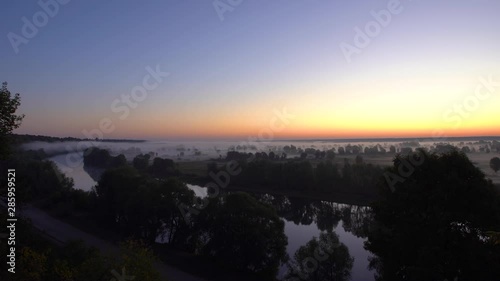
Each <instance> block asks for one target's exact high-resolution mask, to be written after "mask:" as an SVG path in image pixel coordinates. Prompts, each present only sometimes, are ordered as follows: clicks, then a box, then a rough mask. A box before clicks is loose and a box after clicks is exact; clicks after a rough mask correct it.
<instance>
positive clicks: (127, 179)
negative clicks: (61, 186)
mask: <svg viewBox="0 0 500 281" xmlns="http://www.w3.org/2000/svg"><path fill="white" fill-rule="evenodd" d="M94 193H95V195H96V196H95V197H96V203H97V208H96V210H95V214H96V216H97V217H98V219H99V220H100V221H101V222H103V223H104V225H106V226H107V227H109V228H111V229H114V230H119V231H120V232H121V234H122V235H124V236H125V237H128V236H133V237H137V238H141V239H144V240H146V241H147V242H150V243H153V242H154V241H155V240H156V238H157V237H158V236H159V235H161V234H163V233H164V232H165V231H167V230H168V232H169V235H168V237H166V239H167V242H174V241H176V242H179V243H181V242H180V240H181V239H180V233H181V232H182V231H184V228H185V227H187V226H186V225H185V224H184V222H183V218H182V215H181V213H180V211H179V209H178V208H177V205H178V204H181V203H184V204H188V205H190V204H192V202H193V200H194V192H193V191H191V190H189V189H188V188H187V187H186V185H185V184H183V183H181V182H179V181H178V180H175V179H169V180H165V181H161V182H159V181H157V180H154V179H151V178H149V177H148V176H147V175H141V174H139V173H138V172H137V171H136V170H135V169H133V168H131V167H122V168H118V169H112V170H107V171H106V172H105V173H104V174H103V175H102V177H101V180H100V181H99V183H98V184H97V185H96V187H95V190H94Z"/></svg>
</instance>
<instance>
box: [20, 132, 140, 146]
mask: <svg viewBox="0 0 500 281" xmlns="http://www.w3.org/2000/svg"><path fill="white" fill-rule="evenodd" d="M35 141H43V142H63V141H99V142H134V143H135V142H145V140H128V139H88V138H87V139H81V138H73V137H65V138H59V137H50V136H41V135H19V134H12V142H13V143H14V144H23V143H29V142H35Z"/></svg>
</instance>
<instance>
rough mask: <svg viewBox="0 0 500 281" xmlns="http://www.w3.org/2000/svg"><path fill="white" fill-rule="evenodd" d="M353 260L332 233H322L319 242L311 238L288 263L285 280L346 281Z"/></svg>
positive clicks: (347, 250)
mask: <svg viewBox="0 0 500 281" xmlns="http://www.w3.org/2000/svg"><path fill="white" fill-rule="evenodd" d="M353 262H354V258H353V257H351V255H350V254H349V249H348V248H347V246H346V245H344V244H343V243H340V242H339V237H338V235H337V234H336V233H334V232H322V233H321V234H320V236H319V240H318V239H316V237H313V239H312V240H310V241H309V242H307V244H306V245H305V246H302V247H300V248H299V249H298V250H297V251H296V252H295V255H294V259H293V260H292V261H291V262H289V263H288V268H289V271H290V272H289V273H288V275H287V277H286V278H285V280H305V281H324V280H336V281H347V280H349V279H350V277H351V270H352V265H353Z"/></svg>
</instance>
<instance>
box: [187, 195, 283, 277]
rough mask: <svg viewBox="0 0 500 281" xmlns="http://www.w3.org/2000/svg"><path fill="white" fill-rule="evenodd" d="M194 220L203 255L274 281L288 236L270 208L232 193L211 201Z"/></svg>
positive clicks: (251, 198)
mask: <svg viewBox="0 0 500 281" xmlns="http://www.w3.org/2000/svg"><path fill="white" fill-rule="evenodd" d="M196 219H197V222H196V224H197V225H196V228H197V229H198V230H199V231H200V233H199V234H200V236H199V237H200V238H201V239H202V240H203V241H202V242H204V245H203V247H202V249H201V252H202V253H203V254H204V255H206V256H208V257H213V258H215V259H216V260H217V261H218V262H220V263H221V264H223V265H225V266H230V267H232V268H237V269H240V270H246V271H250V272H255V273H257V274H259V275H260V276H261V278H262V279H264V280H274V278H275V276H276V274H277V270H278V267H279V265H280V264H281V263H282V262H284V261H285V257H286V245H287V237H286V236H285V234H284V223H283V221H282V220H281V219H280V218H279V217H278V215H277V213H276V211H275V210H274V209H273V208H272V207H271V206H269V205H266V204H263V203H260V202H258V201H257V200H256V199H254V198H253V197H251V196H250V195H248V194H246V193H232V194H227V195H224V196H221V197H218V198H215V199H213V200H211V202H210V204H209V205H208V207H207V208H206V209H205V210H204V212H203V213H200V215H199V216H197V218H196Z"/></svg>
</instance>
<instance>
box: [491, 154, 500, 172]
mask: <svg viewBox="0 0 500 281" xmlns="http://www.w3.org/2000/svg"><path fill="white" fill-rule="evenodd" d="M490 168H491V169H492V170H493V171H495V173H496V172H498V170H500V158H498V157H494V158H491V160H490Z"/></svg>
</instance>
